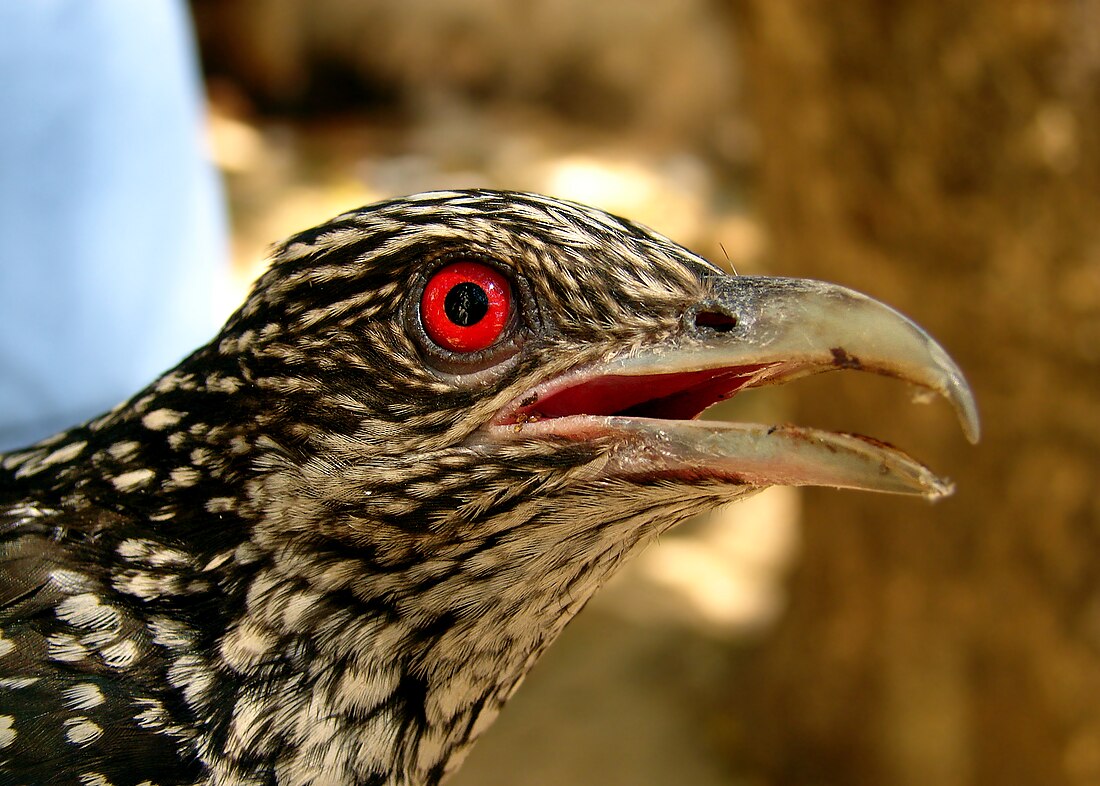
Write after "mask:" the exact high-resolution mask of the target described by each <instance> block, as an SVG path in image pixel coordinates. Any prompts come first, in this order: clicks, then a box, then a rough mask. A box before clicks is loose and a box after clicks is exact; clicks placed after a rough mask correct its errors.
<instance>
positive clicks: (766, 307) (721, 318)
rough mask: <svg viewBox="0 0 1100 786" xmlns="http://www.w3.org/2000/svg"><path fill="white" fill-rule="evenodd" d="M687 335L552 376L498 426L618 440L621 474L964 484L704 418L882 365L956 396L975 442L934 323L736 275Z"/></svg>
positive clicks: (858, 448)
mask: <svg viewBox="0 0 1100 786" xmlns="http://www.w3.org/2000/svg"><path fill="white" fill-rule="evenodd" d="M684 321H685V326H684V330H683V332H682V333H681V334H680V335H679V337H678V338H676V339H674V340H672V341H668V342H663V343H661V344H660V345H655V346H650V347H647V348H643V349H641V350H636V351H633V352H631V353H629V354H624V355H622V356H618V357H614V358H613V359H611V360H609V361H605V362H601V363H598V364H591V365H587V366H583V367H579V368H576V369H573V370H571V371H569V372H566V373H565V374H562V375H560V376H557V377H554V378H552V379H550V380H547V381H545V382H543V383H542V384H540V385H538V386H537V387H535V388H533V389H532V390H529V391H527V392H526V393H525V394H524V395H522V396H519V397H517V398H516V399H515V400H514V401H513V402H512V403H511V404H509V405H508V406H506V407H504V408H503V409H502V410H501V411H500V412H499V413H498V415H497V417H496V418H495V419H494V421H493V424H492V425H491V426H490V429H491V431H492V432H493V433H494V434H495V435H497V436H499V437H501V438H506V439H517V438H518V439H524V438H535V439H538V438H561V439H567V440H590V439H597V438H608V437H609V438H612V439H614V440H616V441H617V446H616V449H615V451H614V452H613V455H612V463H613V465H614V466H613V467H611V468H609V469H610V470H611V471H612V472H614V474H618V475H630V476H638V475H653V476H668V475H670V474H671V475H674V476H687V477H693V478H707V477H714V478H720V479H724V480H728V481H730V482H734V483H740V484H745V485H750V486H754V487H758V486H770V485H792V486H801V485H818V486H836V487H842V488H856V489H863V490H868V491H884V492H894V493H908V494H922V495H925V496H927V497H930V498H935V497H940V496H943V495H945V494H949V493H950V492H951V484H950V483H949V482H947V481H945V480H942V479H940V478H938V477H936V475H935V474H933V473H932V472H931V470H929V469H928V468H927V467H925V466H924V465H922V464H920V463H919V462H917V461H915V460H914V459H912V458H910V457H909V456H907V455H906V454H904V453H903V452H901V451H900V450H898V449H896V448H894V447H892V446H890V445H887V444H885V443H882V442H879V441H877V440H874V439H871V438H868V437H862V436H857V435H851V434H838V433H834V432H828V431H821V430H818V429H812V428H803V427H798V426H790V425H783V426H770V425H758V424H744V423H726V422H719V421H703V420H696V419H695V418H697V417H698V415H699V414H701V413H702V412H703V410H705V409H706V408H707V407H709V406H711V405H712V404H714V403H716V402H718V401H722V400H725V399H728V398H731V397H732V396H734V395H735V394H736V393H737V392H738V391H740V390H745V389H747V388H753V387H762V386H765V385H775V384H780V383H783V382H788V381H790V380H793V379H797V378H799V377H804V376H808V375H810V374H818V373H821V372H824V371H833V370H838V369H841V370H842V369H850V370H859V371H870V372H875V373H878V374H884V375H887V376H891V377H897V378H898V379H902V380H905V381H907V382H910V383H913V384H914V385H917V386H920V387H922V388H926V389H928V390H930V391H934V392H935V393H938V394H940V395H942V396H943V397H944V398H946V399H947V400H948V401H949V402H950V403H951V405H952V406H953V407H954V408H955V411H956V413H957V414H958V417H959V420H960V422H961V424H962V428H963V432H964V434H965V435H966V437H967V438H968V439H969V440H970V441H971V442H976V441H977V439H978V436H979V424H978V413H977V407H976V405H975V402H974V397H973V395H972V393H971V391H970V388H969V386H968V385H967V383H966V380H965V379H964V378H963V376H962V372H961V371H960V370H959V368H958V366H956V365H955V363H954V362H953V361H952V360H951V358H950V357H948V355H947V353H946V352H945V351H944V350H943V348H942V347H940V345H939V344H937V343H936V342H935V341H933V340H932V338H931V337H930V336H929V335H928V334H927V333H925V332H924V331H923V330H922V329H921V328H920V327H918V326H917V325H916V324H914V323H913V322H912V321H910V320H909V319H907V318H905V317H904V316H902V315H901V314H899V313H898V312H896V311H894V310H893V309H891V308H889V307H888V306H885V305H883V304H882V303H879V302H878V301H876V300H873V299H872V298H869V297H867V296H866V295H862V294H860V293H858V292H854V291H852V290H850V289H846V288H844V287H840V286H836V285H834V284H827V283H824V282H820V281H811V280H804V279H786V278H766V277H745V276H742V277H726V278H723V279H720V280H719V281H718V282H717V284H716V286H715V296H714V298H713V299H711V300H708V301H707V302H704V303H700V304H697V305H695V306H693V307H692V308H691V309H689V310H688V311H687V313H686V314H685V316H684Z"/></svg>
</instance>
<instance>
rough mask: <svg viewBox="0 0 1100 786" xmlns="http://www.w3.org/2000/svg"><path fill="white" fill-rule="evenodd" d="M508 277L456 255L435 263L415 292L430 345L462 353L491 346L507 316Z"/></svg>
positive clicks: (509, 300) (509, 308)
mask: <svg viewBox="0 0 1100 786" xmlns="http://www.w3.org/2000/svg"><path fill="white" fill-rule="evenodd" d="M514 300H515V298H514V297H513V293H512V284H511V282H510V281H509V280H508V279H507V278H506V277H505V276H504V275H503V274H502V273H501V272H500V271H499V270H497V269H496V268H495V267H492V266H490V265H486V264H484V263H483V262H478V261H473V260H461V261H456V262H451V263H450V264H448V265H445V266H444V267H441V268H439V269H438V270H436V271H435V272H434V273H432V274H431V276H430V277H429V278H428V280H427V283H426V284H425V285H424V291H423V292H422V293H421V295H420V310H419V313H420V321H421V324H422V326H423V328H424V332H425V333H427V335H428V338H430V339H431V340H432V341H433V342H434V343H435V344H436V345H438V346H439V347H440V348H442V349H444V350H447V351H449V352H455V353H459V354H463V355H467V354H470V353H474V352H478V351H480V350H483V349H487V348H488V347H491V346H492V345H493V344H494V343H496V341H497V340H498V339H499V338H500V337H501V336H502V335H503V334H504V332H505V330H506V329H507V328H508V326H509V324H510V322H511V321H512V319H513V310H514V308H515V306H514Z"/></svg>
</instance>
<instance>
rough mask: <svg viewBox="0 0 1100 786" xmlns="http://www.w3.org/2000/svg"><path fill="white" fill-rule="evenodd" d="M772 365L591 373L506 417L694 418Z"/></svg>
mask: <svg viewBox="0 0 1100 786" xmlns="http://www.w3.org/2000/svg"><path fill="white" fill-rule="evenodd" d="M767 367H768V364H760V365H749V366H734V367H727V368H713V369H704V370H702V371H684V372H680V373H675V374H652V375H639V376H625V375H607V376H599V377H592V378H590V379H585V380H582V381H580V382H578V383H577V384H576V385H571V386H569V387H563V388H560V389H558V390H554V391H552V392H550V393H548V394H545V395H544V396H543V397H542V398H539V399H537V400H535V401H528V400H527V399H524V400H523V401H522V402H521V405H520V407H519V408H517V409H515V410H513V411H512V412H511V413H510V415H509V416H508V418H507V421H506V422H509V423H522V422H527V421H532V420H543V419H547V418H561V417H567V416H569V415H621V416H624V417H641V418H661V419H663V420H692V419H694V418H696V417H698V416H699V414H700V413H701V412H703V410H705V409H706V408H707V407H709V406H711V405H712V404H715V403H717V402H719V401H723V400H725V399H728V398H730V397H732V396H733V395H734V394H735V393H736V392H737V391H738V390H740V389H741V388H743V387H745V386H746V385H748V384H750V383H751V382H752V381H753V378H754V377H755V376H756V374H757V372H758V371H760V370H761V369H764V368H767Z"/></svg>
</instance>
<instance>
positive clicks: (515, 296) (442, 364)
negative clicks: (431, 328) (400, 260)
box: [403, 248, 542, 384]
mask: <svg viewBox="0 0 1100 786" xmlns="http://www.w3.org/2000/svg"><path fill="white" fill-rule="evenodd" d="M425 262H426V264H425V266H424V268H423V270H422V272H420V273H419V274H418V275H417V276H416V278H415V279H414V281H413V285H412V287H411V288H410V290H409V295H408V297H406V299H405V306H404V310H403V318H404V320H405V325H406V329H407V330H408V334H409V336H410V338H412V339H413V340H414V341H415V342H416V344H417V345H418V346H419V348H420V355H421V357H422V359H423V361H424V363H425V365H426V366H427V367H428V368H430V369H431V370H432V371H433V372H435V373H436V374H437V375H439V376H440V377H441V378H444V379H448V380H450V381H452V382H455V383H460V384H467V383H469V384H473V383H474V380H484V379H486V378H487V377H486V376H485V374H490V375H495V374H497V373H502V372H504V371H505V370H506V369H507V368H510V367H511V366H512V365H513V363H514V361H515V360H516V359H517V358H518V356H519V352H520V350H521V349H522V348H523V346H524V344H525V343H526V341H527V339H529V338H530V337H532V336H534V335H537V334H541V333H542V318H541V316H540V314H539V308H538V302H537V300H536V298H535V296H534V292H533V291H532V290H531V286H530V284H529V283H528V282H527V280H526V279H525V278H524V277H523V276H522V275H521V274H519V273H518V272H517V271H516V270H515V269H514V268H513V267H512V266H511V265H509V264H508V263H507V262H502V261H500V260H498V259H496V258H494V257H491V256H488V255H486V254H484V253H482V252H480V251H476V250H470V249H463V248H456V249H453V250H449V251H444V252H442V253H437V254H433V255H432V256H431V257H430V258H429V259H427V260H425ZM456 262H472V263H475V264H478V265H482V266H485V267H488V268H490V269H492V270H493V271H495V272H496V273H497V274H499V275H500V276H502V277H503V278H504V280H505V281H506V282H507V283H508V285H509V287H510V293H511V303H512V305H511V309H510V317H509V320H508V322H507V323H506V324H505V326H504V328H503V330H502V331H501V333H500V335H499V336H498V337H497V339H496V340H495V341H494V342H493V343H492V344H490V345H489V346H487V347H486V348H484V349H480V350H477V351H472V352H458V351H454V350H451V349H448V348H447V347H445V346H441V345H440V344H438V343H436V341H435V340H434V339H433V338H432V337H431V336H430V335H428V331H427V330H426V329H425V326H424V315H423V313H422V308H421V304H422V301H423V300H424V297H423V296H424V291H425V289H427V287H428V284H429V282H431V280H432V279H433V278H434V277H435V275H436V274H437V273H438V272H439V271H441V270H443V269H444V268H446V267H449V266H450V265H451V264H453V263H456Z"/></svg>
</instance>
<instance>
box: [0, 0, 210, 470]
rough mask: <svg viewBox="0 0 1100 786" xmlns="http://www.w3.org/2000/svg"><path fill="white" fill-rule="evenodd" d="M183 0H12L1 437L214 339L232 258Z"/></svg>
mask: <svg viewBox="0 0 1100 786" xmlns="http://www.w3.org/2000/svg"><path fill="white" fill-rule="evenodd" d="M199 84H200V82H199V76H198V67H197V62H196V57H195V49H194V42H193V39H192V35H191V28H190V20H189V19H188V17H187V11H186V8H185V6H184V5H183V4H182V3H180V2H177V1H176V0H33V2H28V1H27V0H8V1H7V2H3V3H2V4H0V450H2V449H5V448H12V447H17V446H19V445H21V444H25V443H27V442H30V441H33V440H35V439H38V438H41V437H45V436H48V435H49V434H51V433H53V432H54V431H57V430H59V429H61V428H64V427H67V426H70V425H73V424H75V423H77V422H80V421H82V420H85V419H87V418H89V417H92V416H94V415H97V414H99V413H100V412H102V411H104V410H105V409H108V408H110V407H111V406H113V405H115V404H116V403H118V402H119V401H122V400H123V399H125V398H126V397H128V396H129V395H131V394H133V393H135V392H137V391H138V390H140V389H141V388H142V387H144V386H145V385H146V384H148V383H149V382H150V381H152V380H153V379H154V378H155V377H156V376H157V375H158V374H159V373H160V372H162V371H164V370H165V369H167V368H169V367H170V366H172V365H173V364H175V363H176V362H177V361H179V360H180V359H181V358H183V357H184V356H186V355H187V354H188V353H189V352H190V351H191V350H193V349H195V348H197V347H198V346H199V345H201V344H203V343H205V342H206V341H208V340H209V339H210V337H211V336H212V335H213V333H214V331H215V330H216V328H217V324H216V321H217V320H216V315H215V313H214V305H213V304H214V302H215V298H214V296H215V287H216V286H217V285H218V283H219V278H220V276H221V275H223V274H224V269H225V261H226V256H227V243H226V227H225V219H224V207H223V202H222V197H221V191H220V187H219V184H218V181H217V177H216V174H215V172H214V170H213V168H212V167H211V165H210V164H209V162H208V160H207V157H206V154H205V151H204V146H203V132H202V102H201V92H200V88H199Z"/></svg>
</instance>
